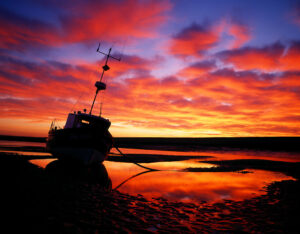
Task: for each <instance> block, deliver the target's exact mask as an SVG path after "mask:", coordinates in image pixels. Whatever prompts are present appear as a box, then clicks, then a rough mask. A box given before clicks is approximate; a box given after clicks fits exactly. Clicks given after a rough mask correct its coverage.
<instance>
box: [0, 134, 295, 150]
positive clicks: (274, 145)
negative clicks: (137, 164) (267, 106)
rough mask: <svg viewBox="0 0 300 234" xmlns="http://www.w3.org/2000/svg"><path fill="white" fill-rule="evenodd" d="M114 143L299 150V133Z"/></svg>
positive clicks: (3, 137) (35, 139) (131, 139)
mask: <svg viewBox="0 0 300 234" xmlns="http://www.w3.org/2000/svg"><path fill="white" fill-rule="evenodd" d="M0 140H6V141H26V142H42V143H43V142H46V137H25V136H8V135H0ZM114 141H115V145H116V146H118V147H121V148H133V149H157V150H173V151H176V150H177V151H197V150H226V149H237V150H238V149H250V150H271V151H288V152H300V137H212V138H168V137H116V138H114Z"/></svg>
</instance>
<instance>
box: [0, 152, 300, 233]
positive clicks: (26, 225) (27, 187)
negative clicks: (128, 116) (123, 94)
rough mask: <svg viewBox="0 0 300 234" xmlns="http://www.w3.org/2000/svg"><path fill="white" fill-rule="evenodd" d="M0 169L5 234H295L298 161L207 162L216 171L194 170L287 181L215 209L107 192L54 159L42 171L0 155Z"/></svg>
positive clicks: (103, 177)
mask: <svg viewBox="0 0 300 234" xmlns="http://www.w3.org/2000/svg"><path fill="white" fill-rule="evenodd" d="M151 160H152V161H153V160H154V159H153V157H152V159H151ZM199 160H202V159H199ZM140 161H142V160H141V158H140ZM0 162H1V164H0V165H1V173H2V176H1V178H2V182H3V189H2V191H3V194H4V196H5V198H4V199H3V200H2V207H5V209H4V212H5V213H6V214H7V215H6V217H5V220H4V221H5V222H4V223H5V224H6V225H8V228H9V230H11V231H12V232H14V231H20V230H21V231H22V232H24V231H30V232H38V233H119V232H125V233H126V232H128V233H141V232H143V233H153V232H154V233H155V232H158V233H170V232H180V233H199V232H201V233H216V232H217V233H232V232H246V233H299V225H298V220H299V217H300V216H299V197H300V196H299V195H300V194H299V187H300V186H299V172H300V167H299V163H298V162H290V163H280V162H272V163H270V162H271V161H270V162H266V160H221V161H220V160H219V161H213V160H210V163H215V164H218V165H219V167H217V168H207V169H203V168H202V169H198V170H212V171H218V170H219V171H230V170H231V171H236V170H238V171H240V172H243V173H247V170H248V169H251V168H256V169H264V170H271V171H276V172H278V173H279V172H280V173H285V174H287V175H289V176H292V177H293V178H294V179H293V180H285V181H281V182H275V183H272V184H269V185H268V186H266V187H265V188H264V189H265V194H263V195H261V196H256V197H252V198H250V199H245V200H242V201H234V200H226V199H225V200H223V201H221V202H215V203H209V202H205V201H203V202H197V203H192V202H180V201H170V200H167V199H165V198H164V197H155V198H152V199H148V198H145V197H144V196H142V195H135V196H133V195H129V194H126V193H121V192H119V191H118V190H115V189H112V186H111V181H110V178H109V176H108V174H107V171H106V169H105V167H103V166H101V165H96V166H93V167H89V168H86V167H82V166H80V165H70V164H65V163H62V162H60V161H57V160H56V161H53V162H52V163H50V164H49V165H48V166H47V167H46V168H45V169H43V168H40V167H38V166H36V165H33V164H31V163H29V162H28V160H27V159H26V157H22V156H19V155H16V154H9V153H1V155H0ZM268 165H270V166H268ZM187 170H197V168H196V169H195V168H193V169H187ZM199 189H201V188H199Z"/></svg>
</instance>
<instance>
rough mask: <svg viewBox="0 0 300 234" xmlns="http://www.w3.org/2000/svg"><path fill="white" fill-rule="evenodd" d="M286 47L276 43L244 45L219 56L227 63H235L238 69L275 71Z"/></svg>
mask: <svg viewBox="0 0 300 234" xmlns="http://www.w3.org/2000/svg"><path fill="white" fill-rule="evenodd" d="M284 49H285V47H284V46H283V45H282V44H281V43H275V44H272V45H268V46H265V47H261V48H256V47H244V48H239V49H235V50H227V51H223V52H220V53H219V54H218V55H217V57H219V58H220V59H221V60H222V61H224V62H226V63H230V64H233V65H234V66H235V67H236V68H237V69H242V70H251V69H258V70H263V71H273V70H278V69H279V68H280V61H279V60H280V57H281V56H282V55H283V53H284Z"/></svg>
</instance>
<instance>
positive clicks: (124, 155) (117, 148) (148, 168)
mask: <svg viewBox="0 0 300 234" xmlns="http://www.w3.org/2000/svg"><path fill="white" fill-rule="evenodd" d="M113 146H114V147H115V149H116V150H117V151H118V152H119V153H120V154H121V155H122V156H123V157H125V158H128V159H129V157H128V156H127V155H126V154H123V152H122V151H121V150H120V149H119V147H118V146H116V144H115V143H114V141H113ZM130 160H131V162H132V163H134V164H135V165H137V166H139V167H141V168H144V169H147V170H149V171H160V170H157V169H153V168H150V167H145V166H143V165H141V164H139V163H137V162H134V161H133V160H132V159H130Z"/></svg>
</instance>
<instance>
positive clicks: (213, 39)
mask: <svg viewBox="0 0 300 234" xmlns="http://www.w3.org/2000/svg"><path fill="white" fill-rule="evenodd" d="M218 41H219V35H218V33H217V32H215V31H214V28H213V27H211V26H210V25H208V24H202V25H200V24H197V23H193V24H191V25H189V26H188V27H186V28H184V29H182V30H181V31H180V32H179V33H177V34H176V35H175V36H173V38H172V39H171V41H170V42H169V43H170V46H169V53H170V54H172V55H176V56H180V57H187V56H196V57H202V56H203V55H204V54H205V53H206V52H207V50H209V49H211V48H212V47H214V46H215V45H216V44H217V43H218Z"/></svg>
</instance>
